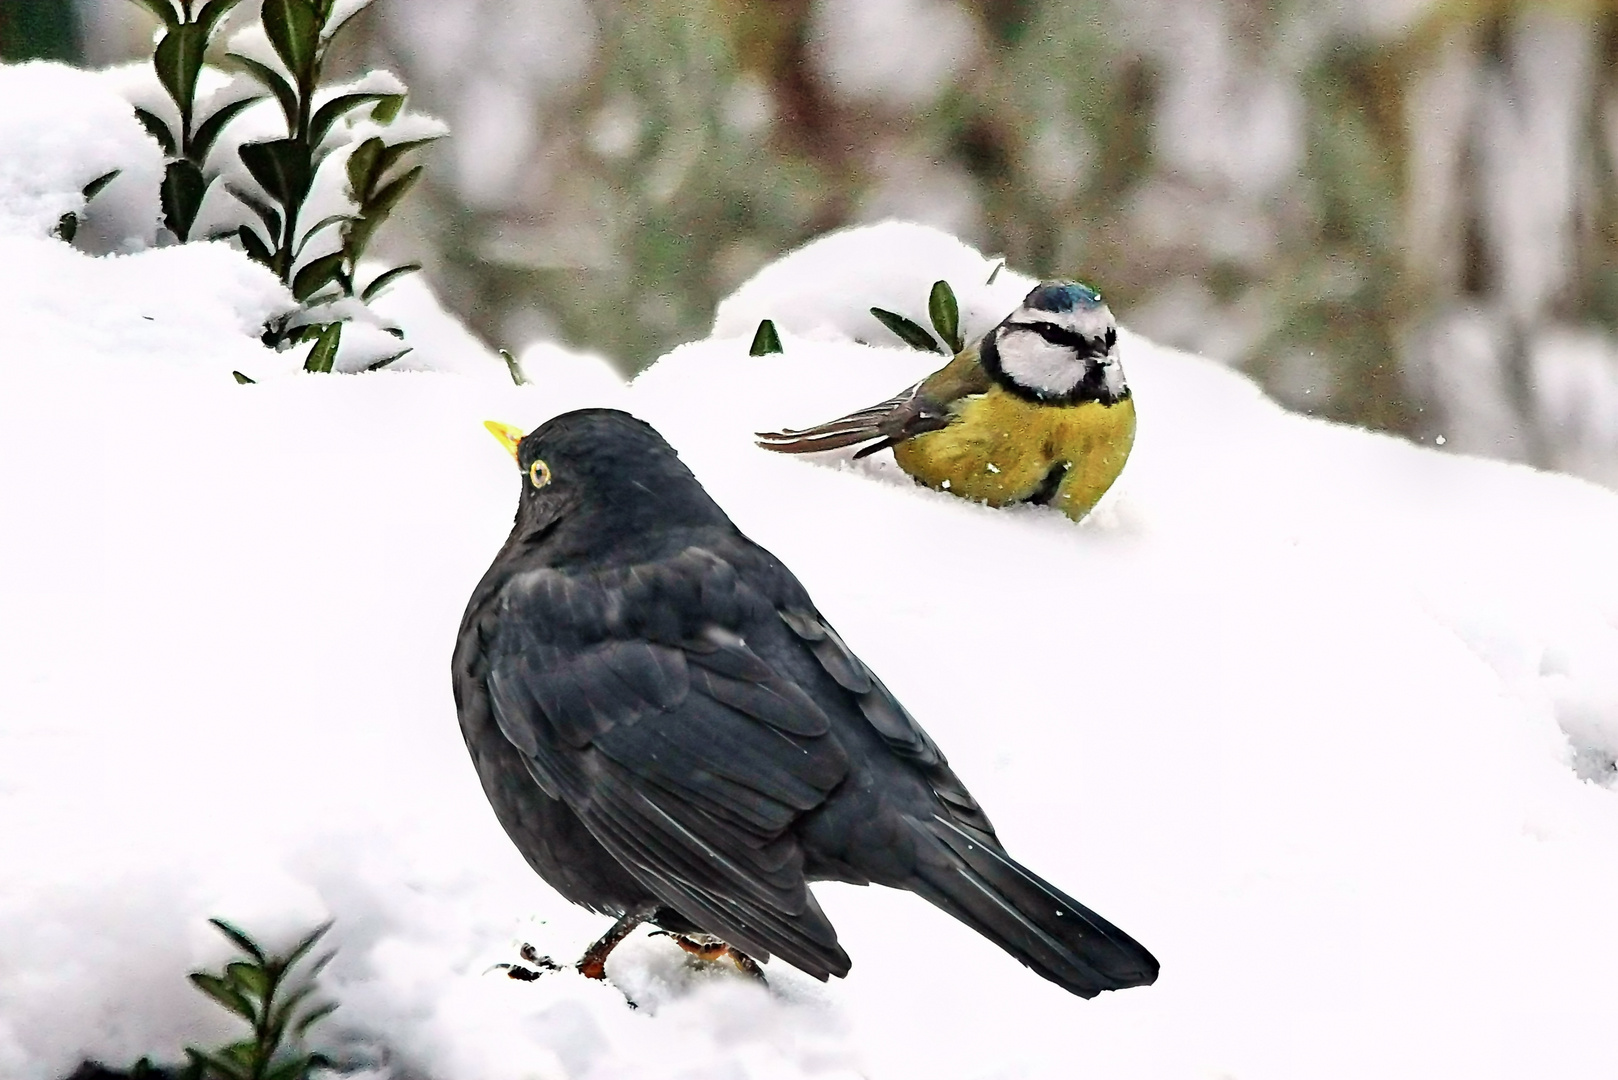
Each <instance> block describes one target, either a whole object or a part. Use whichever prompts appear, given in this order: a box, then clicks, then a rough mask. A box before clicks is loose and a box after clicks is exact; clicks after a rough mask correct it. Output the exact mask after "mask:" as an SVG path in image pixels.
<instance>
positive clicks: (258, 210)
mask: <svg viewBox="0 0 1618 1080" xmlns="http://www.w3.org/2000/svg"><path fill="white" fill-rule="evenodd" d="M225 190H226V191H228V192H230V193H231V194H232V195H234V196H235V197H236V198H237V199H238V200H239V201H240V202H241V204H242V205H243V206H245V207H247V208H248V209H249V210H251V211H253V213H255V214H257V215H258V219H259V220H260V221H262V222H263V223H264V227H265V228H266V229H268V230H269V233H270V236H271V237H279V236H280V235H281V213H280V211H278V210H276V208H275V207H273V206H271V205H270V204H269V203H267V202H265V201H264V200H263V199H261V198H259V197H258V196H257V195H254V194H253V193H252V192H250V191H243V190H242V189H241V188H239V187H237V186H236V185H234V184H226V185H225ZM272 242H273V241H272Z"/></svg>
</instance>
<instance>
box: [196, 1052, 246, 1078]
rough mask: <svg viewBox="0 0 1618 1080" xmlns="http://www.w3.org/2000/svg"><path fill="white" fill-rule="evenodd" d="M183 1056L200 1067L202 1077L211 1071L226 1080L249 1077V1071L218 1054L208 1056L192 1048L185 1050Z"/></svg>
mask: <svg viewBox="0 0 1618 1080" xmlns="http://www.w3.org/2000/svg"><path fill="white" fill-rule="evenodd" d="M185 1056H186V1057H188V1058H190V1059H191V1060H192V1062H193V1063H195V1064H198V1065H200V1066H202V1068H203V1073H204V1075H206V1074H207V1073H208V1070H212V1071H213V1072H214V1073H216V1074H218V1075H219V1076H223V1077H225V1078H226V1080H249V1078H250V1076H251V1069H247V1068H243V1067H242V1066H241V1065H238V1064H237V1063H236V1062H234V1061H232V1060H230V1059H229V1058H226V1057H222V1056H221V1055H219V1054H210V1053H208V1051H206V1050H198V1049H197V1048H196V1047H194V1046H188V1047H186V1048H185Z"/></svg>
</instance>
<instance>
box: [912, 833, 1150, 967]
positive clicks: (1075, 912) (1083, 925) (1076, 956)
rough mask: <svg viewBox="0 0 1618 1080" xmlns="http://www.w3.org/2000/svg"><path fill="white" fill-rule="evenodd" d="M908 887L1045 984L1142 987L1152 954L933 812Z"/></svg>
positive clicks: (994, 846)
mask: <svg viewBox="0 0 1618 1080" xmlns="http://www.w3.org/2000/svg"><path fill="white" fill-rule="evenodd" d="M918 831H920V832H923V833H925V834H927V835H930V836H931V837H933V838H936V841H937V846H936V847H935V848H934V851H933V852H932V853H930V854H932V855H933V856H934V857H932V858H928V857H927V856H926V855H923V856H922V857H921V859H919V860H918V862H919V864H920V865H919V866H918V869H917V880H916V881H915V882H913V883H912V884H911V886H910V888H911V889H912V891H914V892H916V893H917V894H919V895H920V896H923V897H925V898H926V899H927V900H930V901H931V902H932V903H934V904H936V905H937V906H938V907H940V908H943V909H944V910H945V911H947V912H949V913H950V914H951V915H953V916H955V917H956V918H957V919H959V920H961V921H962V922H963V923H965V924H966V925H967V926H970V927H971V928H972V929H974V930H976V931H977V932H978V933H980V934H982V935H983V936H984V937H986V938H988V939H989V940H990V941H992V942H994V943H995V944H996V945H998V946H1000V947H1001V948H1002V949H1004V950H1006V952H1008V953H1010V954H1011V955H1012V956H1015V957H1016V958H1017V959H1018V960H1020V961H1022V962H1023V963H1024V964H1025V965H1027V966H1028V967H1030V968H1033V969H1034V971H1036V972H1038V973H1039V974H1040V975H1043V976H1044V977H1045V978H1047V979H1049V980H1050V981H1051V982H1053V983H1055V984H1056V985H1058V986H1060V987H1062V989H1064V990H1067V991H1068V992H1069V993H1073V994H1077V995H1078V996H1080V997H1085V998H1092V997H1095V996H1096V995H1097V994H1099V993H1100V992H1101V991H1103V990H1123V989H1126V988H1128V987H1131V986H1147V985H1149V984H1151V983H1152V982H1155V981H1156V979H1157V966H1158V965H1157V959H1156V958H1155V957H1154V956H1152V954H1151V953H1149V952H1147V951H1146V949H1145V948H1144V947H1142V946H1141V945H1140V943H1138V942H1137V941H1135V939H1134V938H1131V937H1130V936H1129V935H1128V934H1126V933H1124V932H1123V931H1122V930H1119V929H1118V928H1117V927H1116V926H1113V925H1112V924H1111V923H1109V922H1108V921H1107V920H1106V919H1103V918H1102V917H1101V916H1099V915H1097V914H1096V913H1095V912H1093V911H1091V910H1090V909H1089V908H1087V907H1085V906H1084V905H1083V904H1080V903H1079V902H1078V901H1076V900H1074V899H1073V898H1072V897H1070V896H1067V895H1066V894H1064V893H1063V892H1062V891H1061V890H1060V889H1057V888H1056V887H1055V886H1053V885H1051V884H1049V883H1048V882H1045V881H1043V880H1041V879H1040V878H1039V877H1038V876H1036V875H1035V874H1033V873H1031V872H1030V871H1028V870H1026V869H1024V868H1023V867H1022V866H1019V865H1018V864H1017V863H1016V862H1014V861H1012V859H1011V858H1010V857H1009V856H1008V855H1006V853H1005V852H1004V851H1003V850H1001V849H1000V847H999V845H998V844H995V843H994V842H993V840H992V839H991V840H990V841H989V842H988V843H985V842H984V840H983V839H982V838H981V837H980V836H975V835H973V833H972V832H969V831H967V830H966V829H963V828H961V827H959V826H957V825H955V824H953V823H951V822H948V821H945V820H943V819H941V818H934V819H933V820H932V821H931V822H928V823H927V824H926V825H924V826H922V827H921V828H920V829H919V830H918Z"/></svg>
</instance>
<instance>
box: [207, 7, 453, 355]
mask: <svg viewBox="0 0 1618 1080" xmlns="http://www.w3.org/2000/svg"><path fill="white" fill-rule="evenodd" d="M336 6H337V5H336V0H264V3H263V8H262V11H261V13H260V16H259V17H260V20H261V22H262V24H263V28H264V34H265V36H266V37H267V38H268V39H269V43H270V46H271V48H272V49H273V50H274V54H275V57H276V59H277V61H278V62H279V65H280V69H279V70H278V69H277V67H276V66H275V65H272V64H270V63H268V62H265V61H263V60H259V59H255V58H254V57H251V56H248V55H246V54H245V53H243V52H242V51H240V50H236V51H232V52H231V53H230V54H229V59H230V61H231V62H232V63H234V64H235V65H237V66H238V67H240V68H241V69H243V70H244V71H245V72H246V73H247V75H248V76H249V77H250V78H252V79H253V80H255V81H256V82H258V83H259V84H260V85H262V86H263V87H264V88H265V89H266V90H268V91H269V92H270V94H271V95H272V96H273V97H274V98H275V100H276V101H277V102H278V103H279V104H280V106H281V112H282V114H283V116H284V117H285V119H286V130H287V133H286V135H285V137H283V138H280V139H270V140H267V141H262V142H250V143H245V144H243V145H242V146H241V147H240V148H239V150H238V153H239V155H240V157H241V161H242V164H243V165H244V166H245V167H246V168H247V172H248V174H249V175H250V176H251V177H252V178H253V181H254V183H255V184H256V185H257V186H258V188H259V189H260V191H258V192H249V191H245V190H242V189H239V188H233V189H232V194H234V195H235V196H236V197H237V198H238V199H240V200H241V201H242V202H243V203H244V204H245V205H247V207H248V208H249V209H251V210H252V211H253V213H254V214H255V215H256V216H257V218H258V220H259V222H260V223H261V224H262V225H263V231H262V232H261V231H260V230H258V229H256V228H254V227H253V226H252V225H243V226H241V228H240V229H239V230H238V231H237V238H238V239H239V240H240V241H241V244H242V247H243V248H245V249H246V251H247V253H248V255H249V256H251V257H252V258H253V259H254V260H256V261H257V262H260V263H262V264H264V265H265V266H267V267H269V268H270V269H271V270H272V271H274V272H275V274H276V276H278V277H279V278H280V279H281V280H282V281H283V282H285V283H286V284H287V286H288V287H289V288H290V289H291V290H292V295H293V296H294V297H295V298H296V299H297V300H298V301H299V302H300V303H303V304H317V303H321V302H323V301H328V300H332V299H337V298H340V297H355V296H358V297H359V298H360V299H362V300H367V301H368V300H370V299H372V298H373V297H375V296H376V295H377V293H379V292H380V291H381V290H382V289H383V288H384V287H386V286H387V285H388V284H389V283H391V282H393V281H394V280H396V279H397V278H399V277H400V276H402V275H403V274H407V273H410V272H411V271H412V270H417V269H420V267H419V266H417V265H415V264H408V265H404V266H396V267H393V268H392V269H389V270H387V271H385V272H383V273H382V274H380V275H378V276H377V277H376V278H375V279H373V280H372V281H371V282H370V283H369V284H367V285H365V286H363V287H361V286H360V285H359V283H358V282H357V281H356V274H357V272H358V266H359V260H360V258H361V256H362V255H363V254H364V252H365V248H366V246H367V245H368V244H369V243H370V240H371V238H372V236H373V235H374V234H375V232H376V230H377V228H378V227H379V226H380V225H381V224H382V222H383V221H385V220H386V219H387V217H388V216H389V215H390V214H391V213H392V212H393V210H394V208H395V207H396V206H397V205H398V203H399V201H400V200H401V199H402V198H404V196H405V194H406V193H407V192H409V190H410V189H411V188H412V187H413V186H414V185H415V183H416V181H417V180H418V179H420V177H421V172H422V167H421V166H420V165H416V166H414V167H411V168H407V169H402V170H401V169H399V168H398V166H399V165H400V164H401V162H402V159H403V158H404V157H405V156H406V155H407V154H409V153H410V151H412V150H415V149H417V148H418V147H421V146H424V145H426V144H427V143H429V142H432V141H433V140H434V139H436V138H438V136H437V135H429V136H426V137H418V138H397V139H389V138H388V137H386V136H384V135H372V136H371V137H369V138H367V139H365V140H364V141H362V142H361V143H360V144H359V145H358V146H356V147H354V148H353V150H352V152H351V153H350V154H349V157H348V163H347V172H348V176H347V180H348V192H349V196H350V198H351V200H352V202H353V204H354V210H353V212H352V213H342V214H331V215H328V216H326V217H324V218H322V219H320V220H319V221H317V222H315V223H313V224H312V225H308V226H305V225H304V222H303V220H302V219H303V215H304V212H305V210H306V208H307V204H308V200H309V195H310V192H311V190H312V189H313V187H314V182H315V178H316V175H317V174H318V172H319V170H320V167H321V165H322V164H323V163H325V162H326V160H327V159H328V158H330V157H331V156H332V154H333V153H335V151H336V150H337V149H338V148H339V145H340V140H331V139H329V136H330V135H331V134H332V132H333V129H334V128H335V127H336V125H337V123H338V122H339V121H340V120H342V119H343V118H344V117H346V116H348V115H349V114H350V113H353V112H355V111H356V110H359V109H363V108H369V110H370V119H371V120H372V121H373V122H374V123H375V124H377V125H379V126H380V127H382V128H384V129H385V128H386V127H387V125H390V124H391V123H392V122H393V121H394V120H395V119H396V118H397V117H398V115H399V112H400V110H401V109H402V108H403V107H404V101H405V95H404V94H403V93H402V92H392V91H380V90H355V91H352V92H348V93H339V94H335V95H332V96H329V97H326V99H325V100H323V101H320V102H319V103H318V104H317V96H318V95H319V92H320V90H321V87H320V78H321V71H322V68H323V67H324V65H325V62H326V57H327V54H328V52H329V51H330V49H331V47H332V42H333V40H334V39H335V38H336V36H337V34H338V33H339V32H340V31H341V30H342V28H343V27H344V26H345V25H347V23H348V21H349V20H350V19H352V18H353V16H354V15H355V14H357V13H358V11H359V10H360V9H361V8H363V7H364V5H363V4H362V5H359V6H358V7H354V8H351V9H349V10H348V11H347V12H346V13H345V14H344V15H343V16H342V17H341V18H338V19H336V20H335V21H334V15H336V14H337V12H336ZM334 143H337V144H339V145H334ZM330 228H341V229H342V242H341V244H340V245H339V246H338V247H337V249H336V250H334V251H329V252H326V253H325V254H321V255H317V256H314V257H312V258H308V259H305V258H303V256H304V254H305V252H306V251H307V249H308V246H309V243H310V241H311V240H313V239H314V238H315V237H316V236H317V235H319V234H320V233H322V232H324V231H325V230H327V229H330ZM322 332H324V331H322ZM322 340H324V339H322ZM317 348H318V346H317Z"/></svg>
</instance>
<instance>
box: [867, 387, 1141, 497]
mask: <svg viewBox="0 0 1618 1080" xmlns="http://www.w3.org/2000/svg"><path fill="white" fill-rule="evenodd" d="M1134 442H1135V401H1134V398H1132V397H1130V398H1125V399H1124V400H1123V401H1120V402H1118V403H1117V404H1116V405H1102V404H1100V403H1099V402H1093V401H1092V402H1085V403H1084V404H1082V405H1040V404H1037V403H1035V402H1031V401H1026V400H1024V399H1022V398H1020V397H1017V396H1016V395H1015V394H1012V393H1010V392H1008V391H1006V390H1003V389H1001V388H1000V387H998V386H996V387H994V388H993V389H991V390H989V392H988V393H986V394H980V395H976V396H973V397H970V398H966V399H963V400H962V401H961V402H960V404H959V406H958V407H957V408H956V409H955V419H954V420H953V421H951V422H950V424H949V426H948V427H945V428H942V429H941V430H938V431H933V432H928V433H927V434H925V435H918V436H916V437H915V438H913V439H909V440H907V441H905V442H902V443H900V444H899V445H897V446H895V447H894V448H893V456H894V459H895V460H897V461H898V463H899V466H900V468H902V469H904V471H905V472H907V473H909V474H910V475H911V476H913V477H915V478H916V479H917V480H920V481H921V482H922V483H924V484H926V485H927V486H928V487H932V488H937V489H939V490H943V491H949V492H952V493H953V494H956V495H959V496H961V497H963V498H967V499H975V500H978V501H981V502H986V503H988V504H989V505H990V506H1005V505H1007V504H1010V503H1018V502H1025V501H1027V500H1029V499H1031V498H1039V499H1041V501H1045V500H1046V499H1048V500H1049V501H1050V503H1051V505H1053V506H1056V507H1057V508H1058V509H1060V510H1061V511H1062V512H1063V513H1065V514H1067V516H1068V517H1071V518H1073V519H1074V520H1075V521H1076V520H1078V519H1079V518H1081V517H1083V516H1084V515H1085V514H1086V513H1088V512H1089V511H1090V508H1091V507H1093V506H1094V505H1095V504H1096V501H1097V500H1098V499H1100V498H1101V496H1102V495H1104V494H1105V493H1106V491H1107V489H1108V488H1110V487H1111V486H1112V483H1113V481H1114V480H1116V479H1118V474H1119V473H1120V472H1122V471H1123V467H1124V463H1125V462H1126V461H1127V460H1128V459H1129V451H1130V448H1131V447H1132V446H1133V445H1134Z"/></svg>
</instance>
